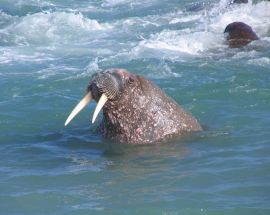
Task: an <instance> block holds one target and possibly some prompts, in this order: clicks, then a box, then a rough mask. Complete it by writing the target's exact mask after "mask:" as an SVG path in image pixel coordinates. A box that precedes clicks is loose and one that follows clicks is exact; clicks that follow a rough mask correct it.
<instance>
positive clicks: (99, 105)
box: [92, 93, 108, 123]
mask: <svg viewBox="0 0 270 215" xmlns="http://www.w3.org/2000/svg"><path fill="white" fill-rule="evenodd" d="M107 101H108V97H107V96H106V95H105V94H104V93H103V94H102V95H101V97H100V99H99V101H98V103H97V106H96V109H95V111H94V114H93V118H92V123H94V122H95V120H96V118H97V115H98V113H99V112H100V110H101V108H102V107H103V106H104V105H105V103H106V102H107Z"/></svg>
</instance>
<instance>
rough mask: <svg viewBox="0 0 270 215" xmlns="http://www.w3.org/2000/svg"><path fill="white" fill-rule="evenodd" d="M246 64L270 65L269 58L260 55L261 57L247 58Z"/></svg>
mask: <svg viewBox="0 0 270 215" xmlns="http://www.w3.org/2000/svg"><path fill="white" fill-rule="evenodd" d="M248 64H252V65H256V66H263V67H267V68H269V67H270V58H268V57H261V58H257V59H250V60H248Z"/></svg>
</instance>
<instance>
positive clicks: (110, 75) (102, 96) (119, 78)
mask: <svg viewBox="0 0 270 215" xmlns="http://www.w3.org/2000/svg"><path fill="white" fill-rule="evenodd" d="M128 76H129V73H128V72H127V71H126V70H124V69H109V70H105V71H101V72H99V73H95V74H94V75H93V76H92V78H91V80H90V82H89V85H88V87H87V94H86V95H85V96H84V98H83V99H82V100H81V101H80V102H79V103H78V104H77V106H76V107H75V108H74V109H73V110H72V112H71V113H70V115H69V116H68V118H67V120H66V122H65V126H66V125H68V123H69V122H70V121H71V120H72V119H73V118H74V117H75V116H76V115H77V114H78V113H79V112H80V111H81V110H82V109H83V108H85V107H86V105H87V104H88V103H90V102H91V100H92V99H94V100H96V101H97V106H96V108H95V111H94V114H93V117H92V123H94V122H95V120H96V117H97V116H98V114H99V112H100V111H101V109H102V108H103V106H104V105H105V104H106V102H107V101H108V100H116V99H118V98H119V97H120V94H121V91H122V90H123V88H124V86H125V80H126V78H127V77H128ZM128 80H129V79H128Z"/></svg>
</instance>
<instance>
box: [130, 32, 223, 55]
mask: <svg viewBox="0 0 270 215" xmlns="http://www.w3.org/2000/svg"><path fill="white" fill-rule="evenodd" d="M222 42H223V41H222V37H221V36H220V35H217V34H213V33H212V32H191V31H190V30H186V31H163V32H161V33H158V34H154V35H151V37H150V39H147V40H143V41H141V42H140V43H139V44H138V46H137V47H136V48H135V49H134V50H133V51H134V52H136V53H138V54H141V53H142V51H143V50H144V49H150V50H159V51H161V52H163V53H164V52H165V53H166V52H168V53H167V54H168V55H169V52H174V54H177V53H178V54H181V53H182V54H189V55H199V54H200V53H202V52H205V51H207V50H210V49H212V48H213V47H216V46H219V44H222ZM175 52H176V53H175Z"/></svg>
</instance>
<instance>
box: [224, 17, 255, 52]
mask: <svg viewBox="0 0 270 215" xmlns="http://www.w3.org/2000/svg"><path fill="white" fill-rule="evenodd" d="M224 33H225V34H227V36H226V40H227V43H228V45H229V47H231V48H240V47H243V46H245V45H247V44H248V43H250V42H251V41H253V40H258V39H259V37H258V36H257V35H256V33H255V32H254V31H253V30H252V28H251V27H250V26H249V25H247V24H245V23H243V22H233V23H230V24H229V25H227V27H226V28H225V30H224Z"/></svg>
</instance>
